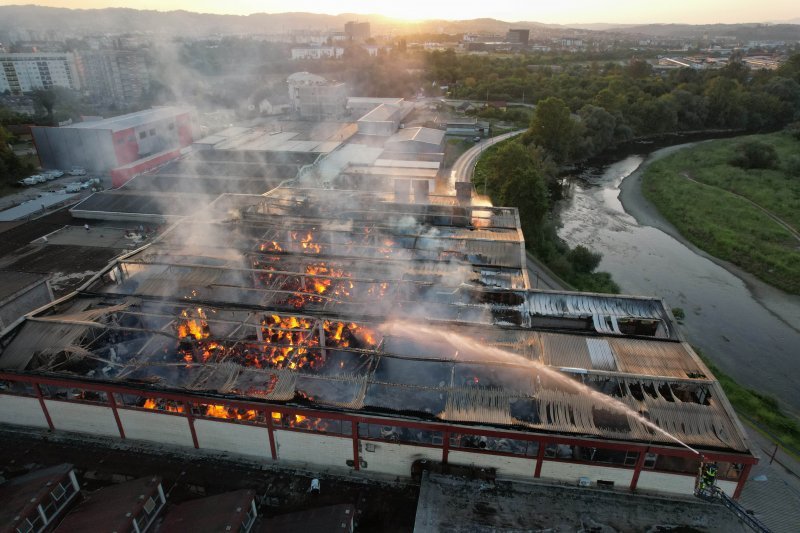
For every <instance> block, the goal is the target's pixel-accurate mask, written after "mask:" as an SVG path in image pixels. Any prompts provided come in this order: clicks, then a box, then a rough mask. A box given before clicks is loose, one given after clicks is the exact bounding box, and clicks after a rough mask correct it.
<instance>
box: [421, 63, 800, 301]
mask: <svg viewBox="0 0 800 533" xmlns="http://www.w3.org/2000/svg"><path fill="white" fill-rule="evenodd" d="M446 56H447V53H438V56H437V55H434V54H432V55H431V56H430V57H429V61H432V62H433V63H434V64H436V63H437V62H438V61H441V60H442V59H443V58H444V57H446ZM484 59H485V58H478V59H470V56H467V57H466V58H458V59H457V61H456V63H455V65H450V67H448V68H450V69H453V68H455V69H456V70H458V69H462V68H463V69H465V70H464V71H460V70H459V71H458V76H463V75H464V74H469V73H470V72H472V71H471V70H470V69H478V70H477V71H475V72H474V74H475V75H476V76H482V77H481V78H476V79H483V80H485V81H482V82H480V83H478V82H475V84H474V85H473V87H470V85H471V83H467V82H466V81H468V80H465V82H464V83H457V84H456V92H457V93H458V92H463V94H464V95H476V96H479V93H480V91H482V90H483V89H482V87H483V86H486V85H487V84H491V83H492V80H491V79H489V78H486V77H484V76H485V75H486V72H482V71H481V70H480V69H483V68H489V67H488V65H489V63H487V62H485V61H484ZM497 63H498V65H497V66H496V67H494V68H495V69H496V71H495V72H494V74H495V75H496V76H495V78H494V81H495V82H497V85H495V86H493V87H494V88H495V89H496V88H497V87H499V86H502V85H503V83H505V84H506V85H507V86H509V87H512V86H514V84H516V83H518V82H519V81H518V80H520V79H525V80H527V82H528V83H531V85H525V87H526V88H527V90H528V91H530V93H528V94H531V95H534V94H537V91H540V92H538V94H539V96H540V97H539V98H538V99H534V100H535V101H536V108H535V110H534V112H533V116H532V118H531V121H530V127H529V128H528V129H527V131H526V132H525V133H524V134H523V135H521V136H519V137H518V138H515V139H512V140H509V141H505V142H503V143H501V144H499V145H496V146H494V147H492V148H491V149H489V150H488V153H487V154H486V155H485V156H484V158H483V159H482V160H481V161H480V162H479V164H478V167H477V168H476V173H475V178H474V182H475V185H476V187H477V188H478V190H479V191H480V190H481V189H484V190H486V191H487V193H488V194H489V195H490V196H491V198H492V199H493V201H494V202H495V203H496V204H498V205H509V206H515V207H517V208H519V214H520V222H521V225H522V229H523V232H524V234H525V241H526V246H527V247H528V249H529V250H530V251H531V252H533V253H534V255H536V256H537V257H538V258H539V259H541V260H542V261H543V262H544V263H545V264H547V265H548V266H549V267H550V268H551V269H552V270H554V271H555V272H556V274H558V275H560V276H561V277H562V278H563V279H565V280H566V281H568V282H569V283H570V284H572V285H573V286H575V287H576V288H578V289H580V290H589V291H598V292H617V291H618V289H619V288H618V286H617V285H616V284H615V283H614V282H613V280H611V278H610V275H608V274H607V273H604V272H596V269H597V266H598V265H599V263H600V255H599V254H596V253H593V252H591V251H590V250H588V249H586V248H585V247H583V246H579V247H577V248H575V249H570V248H569V247H568V246H567V245H566V243H564V242H563V241H562V240H561V239H560V238H559V237H558V235H557V231H556V230H557V226H558V221H557V220H556V217H555V215H554V214H553V211H552V207H553V205H554V203H555V202H556V201H557V200H558V199H560V198H561V191H562V188H561V182H560V180H559V177H558V175H559V169H560V168H562V167H563V166H564V165H567V164H571V163H575V162H577V161H580V160H584V159H587V158H589V157H592V156H594V155H597V154H599V153H601V152H603V151H604V150H607V149H609V148H611V147H613V146H614V145H615V144H617V143H620V142H624V141H627V140H630V139H632V138H634V137H637V136H643V135H652V134H658V133H672V132H680V131H687V130H701V129H711V128H724V129H742V130H745V129H750V130H759V129H764V130H774V129H779V128H781V127H784V126H786V125H787V124H789V123H792V124H791V126H790V127H791V128H796V127H797V126H796V123H794V122H793V121H797V120H798V119H800V54H798V55H794V56H792V57H791V58H790V59H789V60H788V61H787V62H786V63H785V64H784V65H783V66H781V67H780V68H779V69H778V70H777V71H774V72H766V71H761V72H750V71H749V70H747V69H746V68H745V67H744V66H743V65H742V64H741V63H738V62H735V61H734V62H732V63H731V64H729V65H728V66H726V67H725V68H722V69H720V70H718V71H712V72H697V71H693V70H689V69H683V70H680V71H673V72H670V73H668V74H667V75H666V76H655V75H653V74H652V73H651V72H650V69H649V65H647V64H646V63H644V62H638V61H634V62H632V63H631V64H630V65H628V66H627V67H624V68H621V67H616V66H614V67H613V68H612V67H608V68H607V69H605V70H604V71H603V70H599V69H593V68H590V69H588V70H587V69H583V68H582V69H579V70H576V71H574V72H572V73H570V72H564V73H559V74H557V73H553V72H539V71H534V72H531V71H529V70H527V69H520V68H516V69H515V68H512V67H513V61H512V62H511V64H509V63H508V62H504V61H499V62H497ZM498 71H499V72H505V73H506V74H507V75H508V78H507V79H506V81H505V82H501V78H500V77H499V73H498ZM429 75H430V76H436V75H438V76H441V75H443V74H442V72H441V71H436V70H435V68H434V70H432V71H431V72H429ZM454 75H455V74H454ZM509 80H511V81H509ZM514 80H517V81H514ZM519 83H521V82H519ZM509 84H510V85H509ZM531 87H537V88H538V89H537V90H532V89H531ZM557 87H561V90H560V91H556V90H555V89H556V88H557ZM752 151H753V150H750V151H743V153H742V154H741V155H740V158H741V159H742V161H741V162H740V163H739V164H740V165H741V166H745V165H752V164H756V163H758V161H760V160H758V161H757V159H758V157H757V156H759V155H762V154H761V153H760V151H759V150H755V151H757V152H759V154H753V153H750V152H752ZM766 155H768V154H766ZM753 161H756V163H753ZM759 164H760V163H759Z"/></svg>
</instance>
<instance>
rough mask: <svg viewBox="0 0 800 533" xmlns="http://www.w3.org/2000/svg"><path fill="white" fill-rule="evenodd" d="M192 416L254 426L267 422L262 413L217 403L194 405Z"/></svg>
mask: <svg viewBox="0 0 800 533" xmlns="http://www.w3.org/2000/svg"><path fill="white" fill-rule="evenodd" d="M192 414H193V415H194V416H196V417H199V418H218V419H224V420H235V421H237V422H249V423H254V424H266V422H267V416H266V414H264V411H257V410H255V409H241V408H238V407H233V406H230V405H224V404H218V403H198V404H194V405H193V406H192Z"/></svg>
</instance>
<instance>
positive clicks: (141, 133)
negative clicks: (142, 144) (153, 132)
mask: <svg viewBox="0 0 800 533" xmlns="http://www.w3.org/2000/svg"><path fill="white" fill-rule="evenodd" d="M145 137H147V132H146V131H140V132H139V138H140V139H144V138H145Z"/></svg>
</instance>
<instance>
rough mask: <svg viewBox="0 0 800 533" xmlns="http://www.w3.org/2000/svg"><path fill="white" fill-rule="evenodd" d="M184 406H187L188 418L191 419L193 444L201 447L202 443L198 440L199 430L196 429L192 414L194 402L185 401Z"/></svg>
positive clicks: (190, 427) (190, 428)
mask: <svg viewBox="0 0 800 533" xmlns="http://www.w3.org/2000/svg"><path fill="white" fill-rule="evenodd" d="M183 406H184V407H185V408H186V420H188V421H189V431H191V433H192V444H194V447H195V448H200V444H199V443H198V442H197V432H196V431H195V430H194V416H193V415H192V404H191V402H183Z"/></svg>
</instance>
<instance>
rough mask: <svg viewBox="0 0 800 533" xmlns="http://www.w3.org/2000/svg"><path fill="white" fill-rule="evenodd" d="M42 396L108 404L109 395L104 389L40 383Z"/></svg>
mask: <svg viewBox="0 0 800 533" xmlns="http://www.w3.org/2000/svg"><path fill="white" fill-rule="evenodd" d="M40 388H41V390H42V396H44V397H45V398H47V399H48V400H63V401H68V402H88V403H101V404H104V405H108V396H107V395H106V393H105V392H102V391H92V390H85V389H79V388H74V387H57V386H55V385H40Z"/></svg>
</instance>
